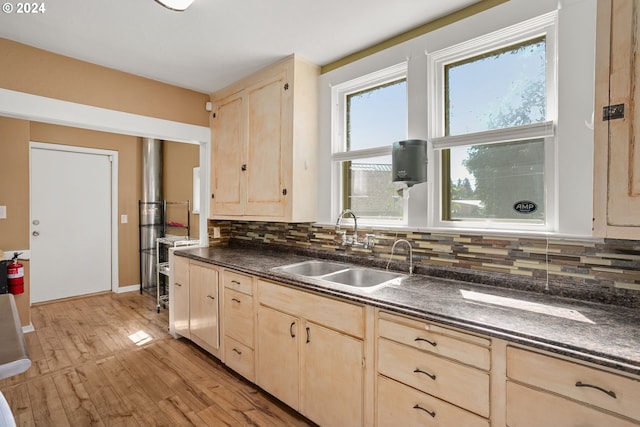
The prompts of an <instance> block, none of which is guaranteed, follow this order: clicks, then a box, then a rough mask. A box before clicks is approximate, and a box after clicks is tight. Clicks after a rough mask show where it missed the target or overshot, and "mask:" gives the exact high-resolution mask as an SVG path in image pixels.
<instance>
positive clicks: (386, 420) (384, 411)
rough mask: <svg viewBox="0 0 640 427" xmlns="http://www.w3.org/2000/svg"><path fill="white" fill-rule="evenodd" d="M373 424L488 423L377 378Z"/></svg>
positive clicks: (440, 426)
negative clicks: (376, 399)
mask: <svg viewBox="0 0 640 427" xmlns="http://www.w3.org/2000/svg"><path fill="white" fill-rule="evenodd" d="M377 381H378V401H377V411H376V425H377V426H378V427H387V426H392V427H395V426H434V427H448V426H464V427H489V421H488V420H486V419H484V418H482V417H479V416H478V415H476V414H473V413H471V412H467V411H465V410H464V409H460V408H458V407H457V406H453V405H451V404H449V403H447V402H444V401H442V400H440V399H436V398H435V397H433V396H430V395H428V394H425V393H421V392H419V391H418V390H416V389H414V388H411V387H408V386H406V385H404V384H400V383H399V382H397V381H394V380H391V379H389V378H387V377H383V376H381V375H378V379H377Z"/></svg>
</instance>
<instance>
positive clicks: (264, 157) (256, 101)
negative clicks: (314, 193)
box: [245, 75, 285, 217]
mask: <svg viewBox="0 0 640 427" xmlns="http://www.w3.org/2000/svg"><path fill="white" fill-rule="evenodd" d="M284 84H285V82H284V75H280V76H278V77H276V78H274V79H271V80H266V81H264V82H262V83H261V84H259V85H256V86H253V87H250V88H248V89H247V103H248V113H247V114H248V121H249V126H248V132H249V135H248V138H247V144H248V145H247V158H246V160H247V170H246V180H247V181H246V185H247V190H246V193H247V199H246V206H245V214H246V215H263V216H276V217H277V216H283V215H284V197H285V196H284V195H283V188H284V187H283V175H282V172H283V166H284V165H283V164H282V156H283V151H282V150H283V129H282V126H283V117H282V112H283V101H284V92H285V89H284Z"/></svg>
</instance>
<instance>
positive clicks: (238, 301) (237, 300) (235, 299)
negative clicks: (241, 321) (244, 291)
mask: <svg viewBox="0 0 640 427" xmlns="http://www.w3.org/2000/svg"><path fill="white" fill-rule="evenodd" d="M231 301H233V302H237V303H238V304H240V300H239V299H238V298H231Z"/></svg>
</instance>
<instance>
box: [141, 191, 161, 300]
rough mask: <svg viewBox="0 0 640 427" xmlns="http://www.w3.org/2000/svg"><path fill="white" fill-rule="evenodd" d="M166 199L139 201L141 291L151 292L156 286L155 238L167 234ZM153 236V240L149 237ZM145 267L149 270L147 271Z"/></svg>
mask: <svg viewBox="0 0 640 427" xmlns="http://www.w3.org/2000/svg"><path fill="white" fill-rule="evenodd" d="M164 216H165V201H164V200H161V201H157V202H143V201H142V200H140V201H138V220H139V224H140V231H139V243H140V246H139V247H140V293H142V292H144V291H145V290H146V291H148V292H151V289H154V290H155V287H156V285H157V284H156V283H155V281H156V275H155V265H156V263H157V253H156V251H157V249H156V244H155V240H156V238H159V237H164V235H165V217H164ZM149 235H151V236H152V240H150V239H149ZM145 269H146V270H147V271H146V273H145Z"/></svg>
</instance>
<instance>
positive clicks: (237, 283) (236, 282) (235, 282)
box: [231, 280, 240, 285]
mask: <svg viewBox="0 0 640 427" xmlns="http://www.w3.org/2000/svg"><path fill="white" fill-rule="evenodd" d="M231 283H233V284H234V285H239V284H240V282H238V281H237V280H232V281H231Z"/></svg>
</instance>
